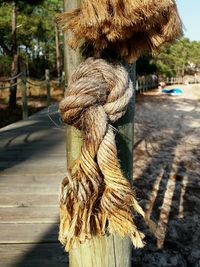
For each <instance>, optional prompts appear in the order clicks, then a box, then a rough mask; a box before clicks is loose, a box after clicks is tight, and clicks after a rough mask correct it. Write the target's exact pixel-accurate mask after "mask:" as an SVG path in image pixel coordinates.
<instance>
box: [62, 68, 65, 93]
mask: <svg viewBox="0 0 200 267" xmlns="http://www.w3.org/2000/svg"><path fill="white" fill-rule="evenodd" d="M61 87H62V90H63V96H64V95H65V72H64V71H63V72H62V76H61Z"/></svg>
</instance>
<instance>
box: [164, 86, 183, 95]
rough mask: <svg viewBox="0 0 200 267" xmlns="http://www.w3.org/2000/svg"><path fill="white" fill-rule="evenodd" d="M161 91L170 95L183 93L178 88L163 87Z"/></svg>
mask: <svg viewBox="0 0 200 267" xmlns="http://www.w3.org/2000/svg"><path fill="white" fill-rule="evenodd" d="M162 92H163V93H164V94H170V95H180V94H182V93H183V91H182V90H181V89H179V88H172V89H163V90H162Z"/></svg>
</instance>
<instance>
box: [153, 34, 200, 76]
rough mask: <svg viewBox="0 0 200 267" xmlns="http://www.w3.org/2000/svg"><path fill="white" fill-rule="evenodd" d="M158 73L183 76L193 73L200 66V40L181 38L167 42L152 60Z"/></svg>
mask: <svg viewBox="0 0 200 267" xmlns="http://www.w3.org/2000/svg"><path fill="white" fill-rule="evenodd" d="M152 61H153V62H154V63H155V65H156V67H157V71H158V73H159V74H163V75H165V76H175V75H176V76H184V75H185V74H186V73H191V72H193V73H195V71H197V70H198V68H199V67H200V42H197V41H190V40H189V39H188V38H181V39H180V40H178V41H177V42H175V43H174V44H167V45H165V46H163V47H162V48H161V50H160V54H159V55H157V56H154V58H153V60H152Z"/></svg>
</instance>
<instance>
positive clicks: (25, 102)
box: [22, 73, 28, 120]
mask: <svg viewBox="0 0 200 267" xmlns="http://www.w3.org/2000/svg"><path fill="white" fill-rule="evenodd" d="M22 118H23V120H26V119H27V118H28V97H27V86H26V74H25V73H23V74H22Z"/></svg>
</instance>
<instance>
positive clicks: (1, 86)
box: [0, 70, 51, 120]
mask: <svg viewBox="0 0 200 267" xmlns="http://www.w3.org/2000/svg"><path fill="white" fill-rule="evenodd" d="M16 79H17V82H16V83H12V81H13V80H16ZM8 83H10V85H7V84H8ZM28 84H29V85H32V86H44V85H46V89H47V91H46V92H47V93H46V99H47V106H49V105H50V104H51V83H50V74H49V70H46V71H45V76H44V77H42V78H41V79H34V80H33V79H30V78H28V77H27V76H26V75H25V74H24V73H19V74H18V75H16V76H14V77H11V78H8V79H5V80H0V90H6V89H12V88H14V87H15V86H18V85H21V88H22V97H21V101H22V118H23V120H26V119H27V118H28V95H27V85H28Z"/></svg>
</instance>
